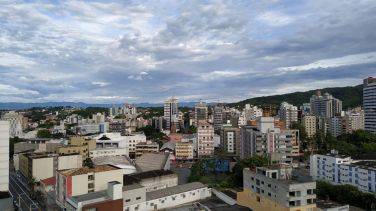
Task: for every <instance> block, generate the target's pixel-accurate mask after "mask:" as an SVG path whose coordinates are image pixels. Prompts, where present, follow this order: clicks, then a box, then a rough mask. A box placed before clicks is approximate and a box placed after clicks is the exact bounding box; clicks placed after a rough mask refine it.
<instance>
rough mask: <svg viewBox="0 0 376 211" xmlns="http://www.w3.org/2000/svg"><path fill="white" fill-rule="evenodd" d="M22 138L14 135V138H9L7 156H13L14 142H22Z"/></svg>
mask: <svg viewBox="0 0 376 211" xmlns="http://www.w3.org/2000/svg"><path fill="white" fill-rule="evenodd" d="M22 141H23V140H22V139H20V138H18V136H15V137H14V138H9V157H13V154H14V144H16V143H19V142H22Z"/></svg>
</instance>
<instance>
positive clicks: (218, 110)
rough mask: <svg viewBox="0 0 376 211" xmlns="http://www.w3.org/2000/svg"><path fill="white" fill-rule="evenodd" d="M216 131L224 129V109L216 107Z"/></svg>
mask: <svg viewBox="0 0 376 211" xmlns="http://www.w3.org/2000/svg"><path fill="white" fill-rule="evenodd" d="M213 119H214V120H213V122H214V130H220V129H222V107H218V106H214V118H213Z"/></svg>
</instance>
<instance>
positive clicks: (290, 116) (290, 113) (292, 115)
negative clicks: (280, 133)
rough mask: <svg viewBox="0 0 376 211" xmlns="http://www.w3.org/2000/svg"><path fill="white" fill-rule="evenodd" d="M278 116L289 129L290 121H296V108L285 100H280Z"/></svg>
mask: <svg viewBox="0 0 376 211" xmlns="http://www.w3.org/2000/svg"><path fill="white" fill-rule="evenodd" d="M279 118H280V120H281V121H283V122H284V123H285V126H286V129H289V128H290V124H291V122H297V121H298V108H297V107H296V106H293V105H291V104H288V103H286V102H282V103H281V106H280V108H279Z"/></svg>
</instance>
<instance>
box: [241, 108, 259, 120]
mask: <svg viewBox="0 0 376 211" xmlns="http://www.w3.org/2000/svg"><path fill="white" fill-rule="evenodd" d="M244 113H245V120H246V121H249V120H256V119H257V117H260V116H262V108H257V106H252V105H250V104H245V109H244Z"/></svg>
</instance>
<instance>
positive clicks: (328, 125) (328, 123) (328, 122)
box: [320, 117, 333, 135]
mask: <svg viewBox="0 0 376 211" xmlns="http://www.w3.org/2000/svg"><path fill="white" fill-rule="evenodd" d="M320 118H321V130H322V132H323V133H324V134H325V135H326V132H328V131H329V132H330V133H332V134H333V125H332V118H330V117H320Z"/></svg>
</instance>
